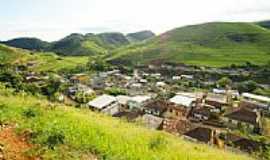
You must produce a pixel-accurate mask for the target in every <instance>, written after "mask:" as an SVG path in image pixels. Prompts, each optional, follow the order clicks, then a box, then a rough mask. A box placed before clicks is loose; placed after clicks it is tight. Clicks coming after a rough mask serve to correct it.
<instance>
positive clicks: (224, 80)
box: [217, 77, 233, 88]
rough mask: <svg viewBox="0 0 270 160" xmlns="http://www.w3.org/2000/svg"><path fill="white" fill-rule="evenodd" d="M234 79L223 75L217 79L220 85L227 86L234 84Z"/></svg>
mask: <svg viewBox="0 0 270 160" xmlns="http://www.w3.org/2000/svg"><path fill="white" fill-rule="evenodd" d="M232 83H233V82H232V80H231V79H230V78H228V77H223V78H221V79H220V80H218V81H217V85H218V87H222V88H226V87H229V86H231V85H232Z"/></svg>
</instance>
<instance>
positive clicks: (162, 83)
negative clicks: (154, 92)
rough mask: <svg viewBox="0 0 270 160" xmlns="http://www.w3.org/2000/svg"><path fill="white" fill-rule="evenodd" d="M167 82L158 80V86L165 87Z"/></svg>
mask: <svg viewBox="0 0 270 160" xmlns="http://www.w3.org/2000/svg"><path fill="white" fill-rule="evenodd" d="M165 86H166V83H165V82H157V83H156V87H165Z"/></svg>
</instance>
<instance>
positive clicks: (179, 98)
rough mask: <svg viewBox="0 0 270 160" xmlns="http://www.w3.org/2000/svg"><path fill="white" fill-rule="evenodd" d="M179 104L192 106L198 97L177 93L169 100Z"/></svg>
mask: <svg viewBox="0 0 270 160" xmlns="http://www.w3.org/2000/svg"><path fill="white" fill-rule="evenodd" d="M169 101H170V102H172V103H175V104H177V105H183V106H185V107H191V105H192V103H193V102H195V101H196V98H192V97H187V96H183V95H176V96H174V97H173V98H171V99H170V100H169Z"/></svg>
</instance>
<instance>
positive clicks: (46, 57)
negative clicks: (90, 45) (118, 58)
mask: <svg viewBox="0 0 270 160" xmlns="http://www.w3.org/2000/svg"><path fill="white" fill-rule="evenodd" d="M87 61H88V57H83V56H81V57H72V56H66V57H61V56H58V55H56V54H54V53H51V52H30V51H28V50H24V49H18V48H13V47H8V46H5V45H1V44H0V64H1V63H9V64H19V65H27V63H34V66H33V67H32V68H31V69H32V70H33V71H59V70H61V69H72V68H75V67H76V66H77V65H83V64H86V63H87Z"/></svg>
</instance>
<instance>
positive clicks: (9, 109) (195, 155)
mask: <svg viewBox="0 0 270 160" xmlns="http://www.w3.org/2000/svg"><path fill="white" fill-rule="evenodd" d="M0 93H1V94H0V124H8V125H12V124H13V125H14V124H16V125H15V126H16V129H17V132H16V133H17V134H19V135H21V136H23V135H25V136H26V137H27V138H25V140H28V142H30V143H32V144H34V146H35V147H34V148H29V150H28V151H26V152H24V154H27V155H29V156H32V157H39V158H38V159H44V160H47V159H48V160H49V159H53V160H58V159H59V160H63V159H65V160H69V159H70V160H79V159H80V160H81V159H82V160H84V159H85V160H86V159H87V160H88V159H91V158H90V157H91V155H95V156H97V157H98V159H100V160H157V159H158V160H199V159H200V160H201V159H205V160H206V159H207V160H251V159H252V158H251V157H248V156H247V155H241V154H239V153H238V154H237V153H232V152H229V151H224V150H219V149H216V148H212V147H210V146H208V145H203V144H196V143H191V142H188V141H185V140H183V139H182V138H179V137H175V136H172V135H170V134H168V133H165V132H159V131H153V130H148V129H145V128H142V127H140V126H138V125H135V124H130V123H127V122H125V121H124V120H118V119H114V118H111V117H108V116H105V115H101V114H98V113H93V112H91V111H89V109H75V108H71V107H67V106H63V105H61V104H53V103H51V102H48V101H46V100H45V99H37V98H35V97H32V96H27V95H25V94H16V93H13V92H12V91H10V90H8V89H5V88H4V87H3V86H2V85H0ZM4 145H5V144H4ZM7 145H8V144H7Z"/></svg>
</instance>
